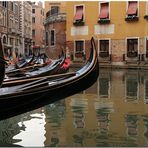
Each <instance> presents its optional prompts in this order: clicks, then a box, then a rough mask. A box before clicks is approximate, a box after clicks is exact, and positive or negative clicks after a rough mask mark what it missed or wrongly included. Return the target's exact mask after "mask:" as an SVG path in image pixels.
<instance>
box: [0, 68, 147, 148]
mask: <svg viewBox="0 0 148 148" xmlns="http://www.w3.org/2000/svg"><path fill="white" fill-rule="evenodd" d="M147 103H148V74H147V71H138V70H106V69H100V75H99V78H98V80H97V82H96V83H95V84H94V85H93V86H92V87H90V88H89V89H87V90H84V91H82V92H81V93H78V94H75V95H73V96H70V97H68V98H65V99H63V100H60V101H57V102H55V103H53V104H49V105H46V106H45V107H43V113H44V116H45V118H44V119H41V120H40V121H42V125H44V129H42V130H44V132H45V133H44V132H43V133H44V135H43V137H44V138H43V137H42V138H40V139H38V140H39V141H40V143H43V145H44V146H53V147H55V146H56V147H57V146H58V147H62V146H63V147H67V146H68V147H91V146H93V147H95V146H98V147H99V146H105V147H106V146H110V147H114V146H116V147H121V146H122V147H137V146H139V147H140V146H142V147H144V146H148V104H147ZM34 112H36V111H34ZM27 114H28V116H27V118H25V117H26V114H22V115H20V116H16V117H13V118H11V119H7V120H4V121H1V122H0V127H1V128H0V145H2V146H3V145H5V146H6V145H8V146H9V145H13V144H18V145H20V146H25V144H23V142H25V138H22V137H20V133H23V132H22V131H25V132H27V131H28V130H29V129H28V128H27V126H26V125H25V123H26V122H25V121H28V122H31V121H33V117H32V116H31V114H32V112H28V113H27ZM29 114H30V115H29ZM21 119H23V121H22V120H21ZM32 124H33V123H32ZM34 125H35V123H34ZM35 126H36V125H35ZM36 127H37V126H36ZM36 127H34V128H36ZM33 132H34V131H33V130H32V135H34V133H33ZM32 137H33V136H32ZM41 140H42V141H41ZM43 140H44V141H43ZM20 141H21V142H20ZM34 141H35V139H34ZM34 141H32V142H34ZM28 146H31V143H28Z"/></svg>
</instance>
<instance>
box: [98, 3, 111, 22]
mask: <svg viewBox="0 0 148 148" xmlns="http://www.w3.org/2000/svg"><path fill="white" fill-rule="evenodd" d="M105 3H108V12H109V14H108V18H106V19H109V20H110V2H109V1H106V2H99V14H100V12H101V5H102V4H105ZM98 17H99V16H98ZM98 20H102V19H100V18H98Z"/></svg>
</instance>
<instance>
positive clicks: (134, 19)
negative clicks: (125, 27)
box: [125, 15, 139, 22]
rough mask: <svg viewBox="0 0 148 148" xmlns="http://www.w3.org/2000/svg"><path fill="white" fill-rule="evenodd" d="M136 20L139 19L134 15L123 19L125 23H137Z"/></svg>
mask: <svg viewBox="0 0 148 148" xmlns="http://www.w3.org/2000/svg"><path fill="white" fill-rule="evenodd" d="M138 20H139V18H138V16H136V15H131V16H130V15H129V16H127V17H126V18H125V21H127V22H132V21H138Z"/></svg>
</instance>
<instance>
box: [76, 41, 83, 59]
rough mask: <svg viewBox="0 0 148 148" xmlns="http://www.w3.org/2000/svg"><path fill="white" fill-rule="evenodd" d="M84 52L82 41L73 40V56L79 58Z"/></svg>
mask: <svg viewBox="0 0 148 148" xmlns="http://www.w3.org/2000/svg"><path fill="white" fill-rule="evenodd" d="M83 54H84V41H75V57H77V58H81V57H83Z"/></svg>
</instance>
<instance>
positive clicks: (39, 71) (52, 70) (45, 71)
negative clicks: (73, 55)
mask: <svg viewBox="0 0 148 148" xmlns="http://www.w3.org/2000/svg"><path fill="white" fill-rule="evenodd" d="M65 57H66V55H65V53H64V52H62V55H61V57H60V59H58V60H52V62H51V63H49V64H47V65H45V66H43V67H35V68H32V69H31V70H29V71H27V72H24V71H23V70H19V69H18V70H13V71H11V72H9V73H7V76H8V79H5V81H6V82H8V81H14V80H15V81H16V80H22V79H28V78H35V77H40V76H46V75H52V74H56V72H57V70H58V69H59V68H60V66H61V65H62V64H63V63H64V60H65Z"/></svg>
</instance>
